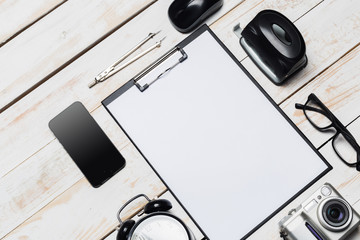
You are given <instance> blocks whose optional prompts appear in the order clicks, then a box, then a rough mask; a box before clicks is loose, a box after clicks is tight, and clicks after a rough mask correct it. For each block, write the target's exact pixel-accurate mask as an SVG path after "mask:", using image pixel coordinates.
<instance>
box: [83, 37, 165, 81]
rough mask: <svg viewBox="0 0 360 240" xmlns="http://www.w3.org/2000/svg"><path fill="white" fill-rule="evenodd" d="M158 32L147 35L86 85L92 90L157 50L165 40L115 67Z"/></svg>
mask: <svg viewBox="0 0 360 240" xmlns="http://www.w3.org/2000/svg"><path fill="white" fill-rule="evenodd" d="M159 32H160V31H158V32H156V33H149V35H148V36H147V37H146V38H144V39H143V40H142V41H141V42H139V43H138V44H137V45H136V46H134V47H133V48H132V49H130V50H129V51H128V52H127V53H125V54H124V55H123V56H122V57H121V58H119V59H118V60H117V61H116V62H114V63H113V64H111V65H110V66H109V67H108V68H106V69H105V70H103V71H102V72H100V73H99V74H98V75H97V76H96V77H95V79H94V80H93V81H91V82H90V83H89V85H88V87H89V88H92V87H93V86H95V85H96V84H98V83H100V82H103V81H105V80H106V79H108V78H109V77H111V76H112V75H114V74H115V73H117V72H119V71H120V70H122V69H124V68H125V67H127V66H129V65H130V64H131V63H133V62H135V61H136V60H138V59H139V58H141V57H143V56H144V55H146V54H148V53H149V52H151V51H152V50H154V49H155V48H158V47H160V46H161V43H162V41H163V40H164V39H165V37H164V38H162V39H161V40H160V41H158V42H156V43H155V44H154V45H152V46H151V47H149V48H148V49H146V50H145V51H143V52H141V53H139V54H138V55H136V56H135V57H133V58H131V59H130V60H128V61H127V62H125V63H124V64H122V65H120V66H118V67H116V66H117V65H119V64H120V63H121V62H122V61H124V60H125V59H126V58H127V57H129V56H130V55H131V54H132V53H134V52H135V51H136V50H137V49H139V48H140V47H141V46H143V45H144V44H145V43H146V42H147V41H149V40H150V39H151V38H153V37H154V36H155V35H157V34H158V33H159Z"/></svg>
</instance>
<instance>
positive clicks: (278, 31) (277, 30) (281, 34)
mask: <svg viewBox="0 0 360 240" xmlns="http://www.w3.org/2000/svg"><path fill="white" fill-rule="evenodd" d="M271 28H272V30H273V32H274V34H275V36H276V37H277V38H278V39H279V40H280V41H281V42H282V43H284V44H285V45H288V46H290V45H291V43H292V40H291V38H290V35H289V34H288V33H287V32H286V31H285V30H284V29H283V28H282V27H280V26H279V25H277V24H273V25H271Z"/></svg>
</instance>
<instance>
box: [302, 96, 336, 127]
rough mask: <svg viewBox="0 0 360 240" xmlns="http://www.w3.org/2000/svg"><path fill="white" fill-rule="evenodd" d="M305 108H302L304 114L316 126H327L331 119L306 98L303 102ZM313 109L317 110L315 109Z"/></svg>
mask: <svg viewBox="0 0 360 240" xmlns="http://www.w3.org/2000/svg"><path fill="white" fill-rule="evenodd" d="M305 105H306V106H307V108H305V109H304V112H305V115H306V117H307V118H308V120H309V121H311V122H312V123H313V124H314V125H315V126H317V127H318V128H328V127H330V126H331V124H332V121H331V120H330V119H329V118H328V117H327V116H326V115H324V111H323V110H322V109H321V108H320V107H319V106H318V104H316V102H315V101H313V100H308V101H307V102H306V104H305ZM315 109H317V110H319V111H316V110H315Z"/></svg>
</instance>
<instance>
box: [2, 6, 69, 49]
mask: <svg viewBox="0 0 360 240" xmlns="http://www.w3.org/2000/svg"><path fill="white" fill-rule="evenodd" d="M64 2H65V0H37V1H27V0H4V1H0V46H1V45H3V44H4V43H5V42H6V41H7V40H9V39H10V38H12V37H13V36H14V35H15V34H17V33H18V32H19V31H22V30H24V29H25V28H26V27H28V26H29V25H31V24H32V23H34V22H35V21H37V20H38V19H39V18H41V17H43V16H44V15H46V14H47V13H48V12H49V11H51V10H52V9H54V8H55V7H56V6H58V5H61V4H62V3H64Z"/></svg>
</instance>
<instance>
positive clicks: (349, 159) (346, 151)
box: [333, 133, 357, 165]
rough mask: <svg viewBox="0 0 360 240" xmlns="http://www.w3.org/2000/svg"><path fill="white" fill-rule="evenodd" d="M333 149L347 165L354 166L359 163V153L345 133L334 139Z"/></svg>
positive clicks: (337, 135)
mask: <svg viewBox="0 0 360 240" xmlns="http://www.w3.org/2000/svg"><path fill="white" fill-rule="evenodd" d="M333 148H334V150H335V152H336V154H337V155H338V156H339V157H340V158H341V159H342V160H343V161H345V162H346V163H348V164H352V165H354V164H355V163H356V161H357V152H356V150H355V148H354V147H353V146H352V145H351V144H350V142H349V140H347V139H346V138H345V136H344V134H343V133H338V134H336V135H335V136H334V139H333Z"/></svg>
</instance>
